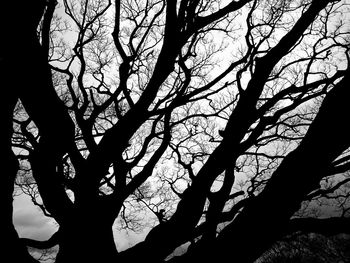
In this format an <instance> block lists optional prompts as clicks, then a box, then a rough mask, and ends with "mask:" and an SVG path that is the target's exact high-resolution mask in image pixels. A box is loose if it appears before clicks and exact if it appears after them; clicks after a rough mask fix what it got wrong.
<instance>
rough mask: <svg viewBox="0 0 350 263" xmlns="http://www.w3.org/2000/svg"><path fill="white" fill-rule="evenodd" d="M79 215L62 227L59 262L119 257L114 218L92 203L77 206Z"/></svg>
mask: <svg viewBox="0 0 350 263" xmlns="http://www.w3.org/2000/svg"><path fill="white" fill-rule="evenodd" d="M75 214H76V216H75V217H71V220H69V222H67V224H66V225H63V226H61V228H60V231H62V232H61V237H60V244H59V253H58V255H57V260H56V262H57V263H76V262H92V263H93V262H96V263H97V262H112V261H114V259H115V258H116V254H117V250H116V247H115V242H114V237H113V231H112V226H113V223H114V219H115V218H114V217H113V216H112V215H109V214H106V213H105V212H104V211H102V209H101V207H98V206H97V205H93V204H91V205H90V206H89V207H88V208H84V209H83V208H81V207H79V208H77V209H76V210H75Z"/></svg>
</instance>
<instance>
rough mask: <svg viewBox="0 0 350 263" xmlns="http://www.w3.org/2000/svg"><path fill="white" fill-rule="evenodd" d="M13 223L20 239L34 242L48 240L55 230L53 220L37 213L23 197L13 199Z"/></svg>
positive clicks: (28, 200)
mask: <svg viewBox="0 0 350 263" xmlns="http://www.w3.org/2000/svg"><path fill="white" fill-rule="evenodd" d="M13 223H14V225H15V228H16V230H17V232H18V234H19V236H20V237H26V238H32V239H36V240H46V239H48V238H50V236H51V235H52V234H53V233H54V232H55V231H56V229H57V226H56V225H55V222H54V220H53V219H51V218H48V217H46V216H45V215H44V214H43V213H42V212H41V211H39V209H38V208H37V207H35V206H34V205H33V204H32V202H31V200H30V198H29V197H28V196H25V195H20V196H17V197H15V199H14V211H13Z"/></svg>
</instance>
